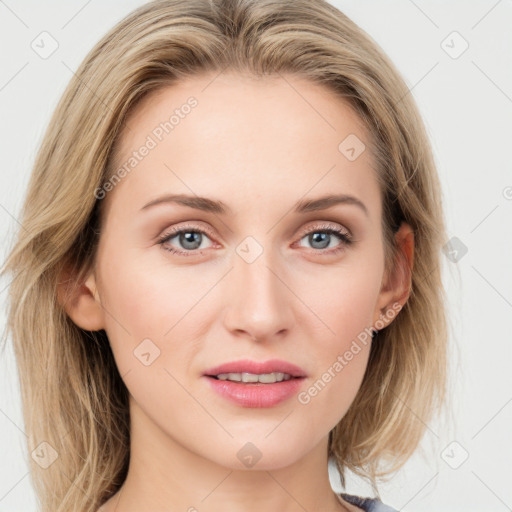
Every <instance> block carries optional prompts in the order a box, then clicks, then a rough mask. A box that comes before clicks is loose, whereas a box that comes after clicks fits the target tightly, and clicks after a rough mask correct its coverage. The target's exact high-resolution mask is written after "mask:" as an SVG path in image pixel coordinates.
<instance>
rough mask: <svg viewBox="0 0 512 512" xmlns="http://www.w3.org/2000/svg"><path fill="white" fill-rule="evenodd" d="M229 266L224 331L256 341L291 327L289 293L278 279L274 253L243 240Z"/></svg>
mask: <svg viewBox="0 0 512 512" xmlns="http://www.w3.org/2000/svg"><path fill="white" fill-rule="evenodd" d="M258 246H259V247H258ZM258 253H259V254H258ZM233 267H234V268H233V271H232V272H230V286H229V295H228V305H227V309H228V312H227V315H226V322H227V328H228V329H229V330H232V331H233V330H234V331H245V332H246V333H247V334H249V335H250V336H251V337H254V338H256V339H258V340H263V339H265V338H268V337H272V336H273V335H275V334H277V333H279V332H281V331H282V330H286V329H289V328H290V327H291V325H292V315H291V309H290V306H291V305H290V291H289V290H288V289H287V287H286V286H285V284H284V283H283V282H282V281H281V279H282V278H281V279H280V274H281V272H280V271H279V268H280V265H278V264H277V263H276V258H275V252H274V251H272V249H271V248H263V247H262V244H257V243H255V240H254V239H253V240H250V239H249V240H247V239H246V240H245V241H243V242H242V243H241V244H240V245H239V246H238V247H237V249H236V254H234V258H233Z"/></svg>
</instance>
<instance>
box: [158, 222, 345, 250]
mask: <svg viewBox="0 0 512 512" xmlns="http://www.w3.org/2000/svg"><path fill="white" fill-rule="evenodd" d="M190 232H193V233H201V234H203V235H207V236H209V237H211V238H213V236H212V234H211V233H210V232H209V231H208V230H206V229H203V228H201V229H200V228H198V227H197V226H183V227H181V228H179V229H172V230H171V231H169V232H167V233H164V234H163V235H162V236H160V237H159V238H158V243H159V244H160V245H161V246H162V249H164V250H166V251H169V252H171V253H173V254H177V255H179V256H196V255H197V254H201V249H194V250H191V251H180V250H177V249H174V248H172V247H166V246H165V243H166V242H167V241H169V239H171V238H174V237H175V236H176V235H180V234H181V233H190ZM312 233H327V234H329V235H335V236H337V237H338V238H339V239H340V241H341V244H340V245H339V246H338V247H336V248H335V249H332V250H330V251H328V250H324V249H312V251H315V252H317V253H326V254H328V255H335V254H338V253H339V252H340V251H343V250H344V249H345V248H346V247H347V246H349V245H351V244H352V243H353V240H352V238H351V235H350V234H349V233H348V232H347V231H345V230H344V229H341V228H334V227H332V225H331V224H322V225H319V226H314V227H313V228H312V229H310V230H308V231H306V232H303V233H302V234H301V237H300V238H299V242H300V241H301V240H302V239H303V238H304V237H305V236H307V235H310V234H312Z"/></svg>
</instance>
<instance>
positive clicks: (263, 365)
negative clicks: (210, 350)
mask: <svg viewBox="0 0 512 512" xmlns="http://www.w3.org/2000/svg"><path fill="white" fill-rule="evenodd" d="M272 372H280V373H288V374H289V375H291V376H292V378H291V379H290V380H283V381H281V382H274V383H271V384H263V383H261V382H247V383H242V382H232V381H229V380H218V379H215V378H213V376H215V375H219V373H257V374H260V373H272ZM306 377H307V375H306V373H305V372H304V370H302V368H300V367H298V366H297V365H295V364H292V363H288V362H287V361H282V360H279V359H271V360H269V361H263V362H258V361H250V360H247V359H246V360H241V361H232V362H230V363H225V364H221V365H220V366H215V367H214V368H210V369H209V370H207V371H206V372H205V373H204V374H203V379H205V380H206V381H207V382H208V384H209V385H210V386H211V388H212V389H213V390H214V391H215V392H217V393H218V394H219V395H220V396H222V397H223V398H226V399H227V400H229V401H231V402H232V403H235V404H236V405H239V406H241V407H254V408H261V407H273V406H275V405H277V404H279V403H281V402H283V401H285V400H288V399H289V398H291V397H292V396H294V395H296V394H297V393H298V391H299V389H300V387H301V386H302V383H303V382H304V380H305V378H306Z"/></svg>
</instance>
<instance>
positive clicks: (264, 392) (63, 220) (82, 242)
mask: <svg viewBox="0 0 512 512" xmlns="http://www.w3.org/2000/svg"><path fill="white" fill-rule="evenodd" d="M22 219H23V220H22V224H23V227H24V229H23V230H21V231H20V233H19V235H18V240H17V242H16V244H15V246H14V248H13V249H12V251H11V253H10V255H9V258H8V259H7V262H6V265H5V267H4V269H3V271H4V272H7V271H9V272H11V273H12V274H13V282H12V285H11V287H10V309H9V324H8V325H9V330H10V333H11V335H12V338H13V342H14V346H15V351H16V357H17V362H18V365H19V373H20V377H21V390H22V398H23V407H24V415H25V424H26V430H27V433H28V434H29V447H30V449H31V450H33V453H35V454H36V455H35V456H34V455H33V457H32V459H33V460H32V461H31V463H32V468H31V470H32V472H33V481H34V485H35V490H36V493H37V494H38V497H39V499H40V500H41V503H42V510H43V511H57V512H61V511H62V512H63V511H71V510H72V511H77V512H78V511H80V512H85V511H87V512H96V511H101V512H112V511H117V512H131V511H135V510H137V511H141V510H152V511H153V510H154V511H156V510H162V511H163V510H189V511H193V510H209V511H216V510H220V509H222V510H240V509H243V510H246V511H251V510H261V509H264V510H276V511H277V510H288V511H295V510H310V511H313V510H345V511H347V510H349V511H359V510H367V511H370V510H371V511H374V512H378V511H386V510H393V509H391V508H390V507H387V506H386V505H384V504H383V503H382V502H381V501H380V498H379V493H378V489H377V480H378V479H379V478H381V477H385V476H387V475H390V474H391V473H392V472H394V471H395V470H396V469H398V468H400V467H401V466H402V465H403V464H404V463H405V462H406V460H407V459H408V458H409V457H410V456H411V454H412V453H413V452H414V450H415V449H416V447H417V445H418V443H419V441H420V440H421V438H422V435H423V432H424V428H425V427H424V423H422V422H418V421H417V417H420V418H422V420H423V422H426V421H428V419H429V418H431V417H432V416H433V414H434V412H435V411H436V409H437V408H439V406H440V405H441V404H443V401H444V396H445V373H446V370H445V366H446V354H445V351H446V325H445V310H444V302H443V301H444V291H443V287H442V282H441V268H440V248H441V246H442V245H443V243H444V241H445V231H444V220H443V213H442V208H441V191H440V186H439V182H438V178H437V174H436V170H435V167H434V163H433V158H432V155H431V150H430V146H429V141H428V138H427V136H426V133H425V130H424V127H423V124H422V121H421V118H420V116H419V115H418V111H417V108H416V106H415V104H414V101H413V99H412V97H411V95H410V94H408V90H407V87H406V85H405V83H404V81H403V79H402V78H401V77H400V75H399V73H398V71H397V70H396V69H395V67H394V66H393V65H392V63H391V62H390V61H389V60H388V58H387V57H386V56H385V55H384V54H383V53H382V51H381V50H380V49H379V48H378V47H377V45H376V44H375V43H374V42H373V41H372V40H371V39H370V38H369V37H368V36H367V35H366V34H365V33H364V32H363V31H362V30H361V29H360V28H359V27H357V26H356V25H355V24H354V23H353V22H352V21H350V20H349V19H348V18H347V17H346V16H345V15H343V14H342V13H341V12H339V11H338V10H337V9H335V8H334V7H333V6H331V5H330V4H328V3H326V2H324V1H322V0H315V1H306V0H298V1H295V2H287V1H284V0H282V1H272V2H270V1H267V0H264V1H259V0H258V1H250V0H230V1H222V0H212V1H207V0H192V1H187V2H185V1H179V0H158V1H154V2H150V3H148V4H146V5H144V6H142V7H140V8H139V9H137V10H135V11H134V12H133V13H131V14H130V15H129V16H127V17H126V18H125V19H124V20H122V21H121V22H120V23H119V24H118V25H117V26H116V27H114V28H113V29H112V30H111V31H110V32H109V33H108V34H107V35H106V36H105V37H104V38H103V39H102V40H101V41H100V42H99V43H98V44H97V45H96V46H95V48H93V50H92V51H91V52H90V54H89V55H88V56H87V57H86V58H85V60H84V62H83V63H82V65H81V66H80V68H79V69H78V70H77V72H76V75H75V77H74V79H73V80H72V81H71V83H70V84H69V86H68V88H67V90H66V91H65V93H64V95H63V98H62V99H61V101H60V103H59V105H58V107H57V109H56V111H55V113H54V116H53V118H52V120H51V123H50V126H49V128H48V131H47V133H46V135H45V138H44V141H43V144H42V147H41V149H40V151H39V154H38V157H37V159H36V162H35V166H34V170H33V174H32V177H31V181H30V184H29V190H28V193H27V197H26V200H25V206H24V210H23V217H22ZM411 411H414V414H412V413H411ZM329 460H332V461H334V462H335V464H336V467H337V468H338V470H339V473H340V479H341V484H342V486H345V478H346V472H347V470H350V471H353V472H355V473H356V474H358V475H360V476H363V477H365V478H367V479H368V481H369V482H370V483H371V484H372V488H373V490H374V492H375V494H376V496H375V497H373V498H370V497H368V498H362V497H358V496H355V495H350V494H347V493H342V494H336V493H334V492H333V491H332V489H331V487H330V483H329V478H328V471H327V463H328V461H329Z"/></svg>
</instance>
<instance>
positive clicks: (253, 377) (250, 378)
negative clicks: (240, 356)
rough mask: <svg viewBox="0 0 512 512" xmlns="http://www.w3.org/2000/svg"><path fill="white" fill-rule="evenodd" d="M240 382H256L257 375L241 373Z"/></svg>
mask: <svg viewBox="0 0 512 512" xmlns="http://www.w3.org/2000/svg"><path fill="white" fill-rule="evenodd" d="M242 382H258V375H256V374H254V373H246V372H244V373H242Z"/></svg>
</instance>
